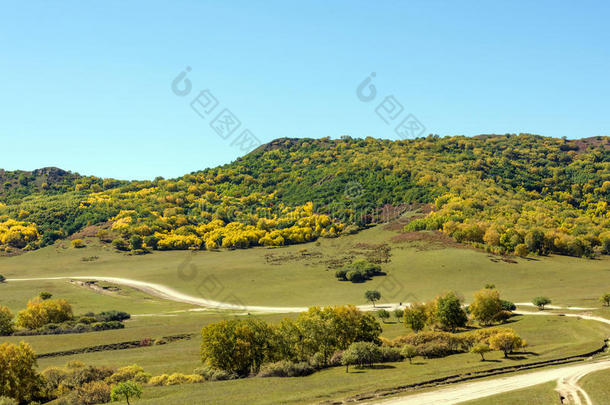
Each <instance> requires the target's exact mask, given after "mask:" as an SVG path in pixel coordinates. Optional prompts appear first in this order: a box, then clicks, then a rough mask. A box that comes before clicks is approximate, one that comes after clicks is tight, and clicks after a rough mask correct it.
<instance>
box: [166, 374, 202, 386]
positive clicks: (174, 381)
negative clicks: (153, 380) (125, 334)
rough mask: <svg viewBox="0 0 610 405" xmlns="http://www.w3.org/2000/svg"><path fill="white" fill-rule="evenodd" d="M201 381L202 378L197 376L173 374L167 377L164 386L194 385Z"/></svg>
mask: <svg viewBox="0 0 610 405" xmlns="http://www.w3.org/2000/svg"><path fill="white" fill-rule="evenodd" d="M203 381H204V378H203V377H202V376H200V375H197V374H182V373H174V374H172V375H170V376H169V377H167V380H166V383H165V385H182V384H195V383H201V382H203Z"/></svg>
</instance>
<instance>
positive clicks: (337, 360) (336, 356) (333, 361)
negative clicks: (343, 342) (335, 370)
mask: <svg viewBox="0 0 610 405" xmlns="http://www.w3.org/2000/svg"><path fill="white" fill-rule="evenodd" d="M342 357H343V350H338V351H336V352H335V353H333V355H332V356H331V357H330V360H328V365H329V366H332V367H335V366H340V365H341V364H342V362H341V358H342Z"/></svg>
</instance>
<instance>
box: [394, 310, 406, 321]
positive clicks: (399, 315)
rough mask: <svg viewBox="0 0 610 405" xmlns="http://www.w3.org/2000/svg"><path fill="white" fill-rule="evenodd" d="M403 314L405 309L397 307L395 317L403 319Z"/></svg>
mask: <svg viewBox="0 0 610 405" xmlns="http://www.w3.org/2000/svg"><path fill="white" fill-rule="evenodd" d="M403 314H404V311H403V310H402V309H400V308H396V309H395V310H394V318H396V320H397V321H399V320H400V319H402V316H403Z"/></svg>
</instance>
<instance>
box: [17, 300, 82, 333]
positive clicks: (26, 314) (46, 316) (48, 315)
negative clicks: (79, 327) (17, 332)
mask: <svg viewBox="0 0 610 405" xmlns="http://www.w3.org/2000/svg"><path fill="white" fill-rule="evenodd" d="M71 319H72V307H71V306H70V304H68V302H67V301H66V300H64V299H56V300H53V299H48V300H43V301H40V300H39V299H34V300H30V301H28V304H27V307H26V309H24V310H22V311H19V313H18V314H17V322H16V324H17V326H20V327H23V328H26V329H36V328H39V327H41V326H43V325H46V324H48V323H61V322H64V321H68V320H71Z"/></svg>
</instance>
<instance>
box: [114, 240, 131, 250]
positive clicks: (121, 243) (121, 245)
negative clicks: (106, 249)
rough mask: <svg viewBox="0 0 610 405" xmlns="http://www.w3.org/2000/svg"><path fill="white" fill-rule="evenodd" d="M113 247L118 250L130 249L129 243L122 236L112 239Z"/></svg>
mask: <svg viewBox="0 0 610 405" xmlns="http://www.w3.org/2000/svg"><path fill="white" fill-rule="evenodd" d="M112 247H113V248H115V249H116V250H121V251H127V250H129V244H128V243H127V242H126V241H125V240H124V239H121V238H117V239H115V240H113V241H112Z"/></svg>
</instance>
